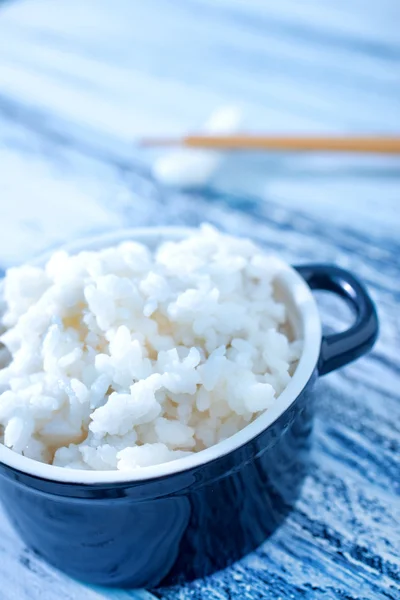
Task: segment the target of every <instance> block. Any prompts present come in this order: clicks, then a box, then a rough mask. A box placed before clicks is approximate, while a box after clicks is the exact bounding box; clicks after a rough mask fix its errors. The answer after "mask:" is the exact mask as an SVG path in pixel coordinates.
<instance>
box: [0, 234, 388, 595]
mask: <svg viewBox="0 0 400 600" xmlns="http://www.w3.org/2000/svg"><path fill="white" fill-rule="evenodd" d="M188 233H190V230H187V229H182V228H171V227H164V228H148V229H136V230H127V231H122V232H118V233H116V234H112V235H106V236H101V237H97V238H93V239H91V240H86V241H84V242H81V243H79V244H73V245H70V246H68V247H66V248H65V249H66V250H68V251H70V252H77V251H79V250H83V249H100V248H102V247H106V246H109V245H113V244H116V243H118V242H120V241H122V240H126V239H135V240H138V241H141V242H143V243H146V244H148V245H149V246H153V247H154V246H156V245H158V244H159V243H160V241H163V240H166V239H182V238H183V237H185V236H187V235H188ZM45 258H46V257H43V258H42V261H41V262H44V260H45ZM36 262H38V261H36ZM277 286H278V289H279V294H280V295H281V296H282V298H283V299H284V301H285V303H286V305H287V307H288V310H289V314H290V320H291V324H292V327H293V328H294V330H295V331H296V333H297V334H298V335H299V336H301V338H302V339H303V343H304V347H303V352H302V356H301V358H300V361H299V364H298V366H297V368H296V371H295V374H294V376H293V377H292V379H291V381H290V383H289V384H288V386H287V388H286V389H285V390H284V391H283V392H282V394H281V395H280V396H279V398H278V399H277V401H276V402H275V403H274V405H273V406H272V407H271V408H270V409H269V410H268V411H266V412H265V413H263V414H262V415H260V416H259V417H258V418H257V419H255V421H253V422H252V423H250V424H249V425H248V426H247V427H245V428H244V429H243V430H242V431H239V432H238V433H236V434H235V435H233V436H231V437H230V438H228V439H226V440H224V441H222V442H220V443H218V444H216V445H215V446H212V447H211V448H208V449H206V450H203V451H201V452H198V453H196V454H194V455H191V456H188V457H185V458H182V459H179V460H177V461H174V462H170V463H166V464H162V465H157V466H151V467H145V468H142V469H140V471H132V473H129V472H126V471H124V472H121V471H80V470H74V469H66V468H61V467H54V466H52V465H46V464H42V463H39V462H37V461H34V460H31V459H28V458H25V457H24V456H21V455H19V454H17V453H15V452H13V451H11V450H9V449H8V448H6V447H4V446H3V445H0V475H1V477H0V494H1V499H2V501H3V503H4V507H5V510H6V512H7V513H8V515H9V518H10V520H11V522H12V523H13V524H14V526H15V528H16V529H17V531H18V532H19V533H20V535H21V537H22V538H23V540H24V541H25V542H26V543H27V544H28V546H30V547H31V548H32V549H33V550H35V551H36V552H38V553H39V554H40V555H41V556H42V557H43V558H45V559H46V560H47V561H48V562H49V563H51V564H52V565H54V566H55V567H57V568H59V569H61V570H62V571H64V572H66V573H68V574H69V575H71V576H72V577H75V578H77V579H80V580H83V581H86V582H90V583H93V584H99V585H109V586H119V587H155V586H157V585H159V584H160V583H163V584H170V583H176V582H179V581H180V580H187V579H192V578H195V577H200V576H204V575H206V574H208V573H210V572H212V571H215V570H217V569H220V568H223V567H225V566H227V565H228V564H230V563H231V562H233V561H235V560H237V559H238V558H240V557H241V556H243V555H244V554H246V553H247V552H249V551H251V550H253V549H255V548H256V547H257V546H258V545H259V544H261V543H262V542H263V541H264V540H265V538H266V537H267V536H268V535H269V534H270V533H271V532H272V531H273V530H274V529H275V528H276V527H277V526H278V525H279V524H280V523H281V522H282V520H283V519H284V518H285V516H286V515H287V513H288V512H289V511H290V509H291V507H292V506H293V503H294V502H295V500H296V498H297V497H298V495H299V492H300V488H301V484H302V481H303V478H304V475H305V473H306V471H307V457H308V450H309V446H310V433H311V429H312V421H313V412H314V408H313V407H314V400H315V394H314V393H313V389H312V388H313V385H314V383H315V381H316V379H317V378H318V376H319V375H323V374H326V373H329V372H330V371H332V370H334V369H337V368H339V367H341V366H343V365H345V364H347V363H349V362H350V361H352V360H355V359H356V358H358V357H359V356H361V355H363V354H365V353H366V352H367V351H368V350H370V349H371V347H372V346H373V344H374V342H375V340H376V338H377V334H378V320H377V315H376V312H375V309H374V306H373V304H372V301H371V299H370V297H369V295H368V293H367V291H366V290H365V288H364V287H363V286H362V285H361V283H360V282H359V281H358V280H357V279H356V278H355V277H354V276H353V275H351V274H350V273H349V272H348V271H345V270H343V269H340V268H338V267H335V266H329V265H307V266H301V267H296V268H292V267H289V266H288V265H286V264H282V270H281V273H280V275H279V280H278V282H277ZM312 289H319V290H327V291H330V292H332V293H334V294H338V295H340V296H342V297H343V298H344V299H345V300H346V301H348V302H349V303H350V304H351V306H352V307H353V309H354V312H355V315H356V318H355V323H354V324H353V325H352V326H351V327H350V328H349V329H348V330H347V331H345V332H342V333H338V334H333V335H328V336H322V331H321V321H320V317H319V313H318V309H317V305H316V303H315V300H314V298H313V295H312V292H311V290H312Z"/></svg>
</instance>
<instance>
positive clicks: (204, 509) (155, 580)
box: [0, 374, 316, 587]
mask: <svg viewBox="0 0 400 600" xmlns="http://www.w3.org/2000/svg"><path fill="white" fill-rule="evenodd" d="M315 378H316V374H314V375H313V376H312V377H311V379H310V381H309V382H308V384H307V385H306V387H305V388H304V390H303V392H302V393H301V394H300V396H299V397H298V398H297V399H296V400H295V402H294V403H293V404H292V405H291V406H290V408H289V409H288V410H287V411H285V413H284V414H283V415H282V416H281V417H280V418H279V419H278V420H277V421H276V422H275V423H273V425H272V426H271V427H269V428H268V429H267V430H265V431H264V432H263V433H261V434H260V435H259V436H257V437H256V438H254V439H253V440H251V441H250V442H248V443H247V444H245V445H244V446H242V447H240V448H238V449H237V450H235V451H234V452H232V453H230V454H227V455H225V456H223V457H220V458H219V459H217V460H215V461H213V462H211V463H206V464H204V465H201V466H200V467H196V468H193V469H190V470H187V471H184V472H182V473H176V474H175V475H172V476H167V477H164V478H159V479H155V480H150V481H144V482H134V483H130V484H129V483H126V484H125V483H120V484H114V485H111V486H110V485H107V484H106V485H100V484H99V485H90V486H84V485H77V484H63V483H56V482H52V481H46V480H41V479H37V478H34V477H31V476H29V475H26V474H24V473H20V472H18V471H14V470H13V469H10V468H8V467H5V466H4V465H3V466H2V465H0V474H2V475H3V478H2V481H1V484H0V492H1V499H2V500H3V502H4V505H5V507H6V511H7V513H8V515H9V517H10V519H11V521H12V523H13V525H14V527H15V528H16V529H17V531H18V532H19V533H20V535H21V536H22V538H23V539H24V541H25V542H26V543H27V544H28V545H29V546H30V547H31V548H32V549H33V550H35V551H36V552H37V553H38V554H40V555H41V556H43V557H44V558H46V560H48V561H49V562H50V563H51V564H53V565H54V566H56V567H58V568H60V569H62V570H63V571H65V572H66V573H68V574H69V575H71V576H73V577H76V578H77V579H80V580H83V581H89V582H90V583H95V584H97V585H113V586H121V587H142V586H143V587H154V586H156V585H158V584H159V583H160V582H163V584H164V585H165V584H172V583H175V584H176V583H179V582H184V581H186V580H188V579H189V580H190V579H195V578H199V577H204V576H205V575H208V574H210V573H213V572H215V571H216V570H219V569H222V568H225V567H226V566H228V565H229V564H231V563H232V562H234V561H236V560H238V559H240V558H242V557H243V556H245V555H246V554H248V553H249V552H251V551H253V550H255V549H256V548H257V547H258V546H259V545H260V544H261V543H262V542H263V541H264V540H265V539H266V537H268V535H270V534H271V533H272V532H273V531H274V530H275V529H276V527H277V526H279V525H280V524H281V523H282V521H283V520H284V519H285V517H286V516H287V514H288V513H289V511H290V510H291V509H292V508H293V506H294V503H295V502H296V500H297V498H298V496H299V493H300V489H301V485H302V483H303V479H304V477H305V474H306V470H307V463H308V461H307V455H308V451H309V446H310V444H309V437H310V433H311V428H312V418H313V401H312V398H311V394H310V388H311V387H312V384H313V382H314V380H315Z"/></svg>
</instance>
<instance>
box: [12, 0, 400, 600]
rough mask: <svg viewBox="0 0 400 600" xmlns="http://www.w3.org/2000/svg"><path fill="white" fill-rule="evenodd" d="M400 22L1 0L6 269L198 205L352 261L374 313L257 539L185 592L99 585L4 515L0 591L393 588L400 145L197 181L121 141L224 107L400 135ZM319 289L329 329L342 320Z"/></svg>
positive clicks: (399, 388) (278, 127)
mask: <svg viewBox="0 0 400 600" xmlns="http://www.w3.org/2000/svg"><path fill="white" fill-rule="evenodd" d="M399 30H400V4H399V3H398V1H397V0H381V1H380V2H379V3H373V2H365V0H337V1H336V2H327V1H325V2H321V1H320V0H308V1H307V2H302V3H300V2H297V1H296V0H280V2H273V1H272V0H270V1H267V0H219V1H218V2H216V1H215V0H214V1H212V0H201V1H200V0H185V1H183V0H181V1H180V2H179V1H177V0H176V1H168V0H153V1H152V2H146V3H145V2H132V1H131V0H114V1H113V2H107V1H106V0H69V1H68V2H67V1H66V0H60V1H58V2H53V1H51V0H21V1H19V2H9V3H7V2H5V3H0V198H1V204H0V214H1V218H0V233H1V235H0V267H3V268H4V267H6V266H8V265H11V264H15V263H18V262H21V261H23V260H25V259H26V258H28V257H30V256H32V255H33V254H35V253H37V252H39V251H40V250H42V249H44V248H47V247H55V246H57V245H58V244H60V243H61V242H63V241H65V240H67V239H71V238H73V237H78V236H81V235H84V234H87V233H90V232H93V231H104V230H107V229H110V228H112V229H116V228H119V227H122V226H131V225H142V224H154V223H185V224H190V225H195V224H198V223H200V222H201V221H204V220H208V221H210V222H212V223H214V224H216V225H218V226H219V227H222V228H224V229H226V230H229V231H231V232H234V233H237V234H241V235H250V236H252V237H253V238H254V239H256V240H257V241H259V242H260V243H262V244H265V245H267V246H268V247H270V248H271V249H273V250H274V251H276V252H278V253H279V254H281V255H282V256H283V257H284V258H286V259H287V260H289V261H292V262H296V263H299V262H302V261H304V262H305V261H315V260H318V261H320V262H321V261H331V262H336V263H338V264H340V265H342V266H345V267H347V268H350V269H351V270H353V271H354V272H355V273H357V274H358V275H359V276H361V277H362V278H363V279H364V281H365V282H366V283H367V285H368V286H369V288H370V290H371V292H372V295H373V297H374V299H375V301H376V303H377V305H378V308H379V315H380V319H381V324H382V325H381V336H380V339H379V342H378V344H377V346H376V348H375V349H374V351H373V353H372V354H371V355H370V356H368V357H366V358H364V359H362V360H360V361H359V362H357V363H355V364H353V365H351V366H349V367H347V368H345V369H343V370H342V371H340V372H337V373H334V374H332V375H330V376H328V377H326V378H325V379H322V380H321V381H320V382H319V393H320V402H319V406H318V416H317V421H316V426H315V432H314V450H313V456H312V464H311V468H310V473H309V475H308V478H307V480H306V483H305V485H304V489H303V491H302V495H301V498H300V500H299V502H298V504H297V507H296V510H295V511H294V512H293V513H292V514H291V515H290V516H289V518H288V519H287V521H286V522H285V523H284V525H283V526H282V527H281V528H280V529H279V530H278V531H277V532H276V533H275V534H274V536H273V537H272V538H271V539H269V540H267V541H266V542H265V544H264V545H263V546H262V547H261V548H259V549H258V550H257V551H256V552H254V553H253V554H251V555H250V556H248V557H246V558H245V559H244V560H243V561H241V562H239V563H237V564H235V565H234V566H233V567H231V568H229V569H227V570H226V571H225V572H222V573H217V574H215V575H214V576H212V577H209V578H208V579H206V580H204V581H196V582H194V583H191V584H188V585H186V586H184V587H181V588H179V589H162V590H156V591H151V592H133V591H132V592H127V591H118V590H114V591H109V590H103V589H94V588H89V587H86V586H83V585H81V584H80V583H78V582H75V581H72V580H70V579H68V578H67V577H65V576H63V575H62V574H60V573H58V572H55V571H54V570H52V569H51V568H50V567H48V566H47V565H46V564H44V563H43V562H41V561H40V559H38V558H37V557H36V556H34V555H33V554H32V553H31V552H30V551H29V550H28V549H27V548H25V547H24V546H23V544H22V542H21V541H20V540H19V539H18V537H17V536H16V535H15V533H14V532H13V530H12V529H11V527H10V525H9V524H8V522H7V521H6V519H5V517H4V516H3V514H2V513H1V512H0V600H28V599H29V600H36V599H40V600H53V599H54V598H62V599H65V600H73V599H81V598H85V599H87V600H95V599H96V600H100V599H112V598H113V599H118V600H124V599H133V598H141V599H142V600H145V599H149V598H153V597H157V598H163V599H166V600H178V599H180V600H184V599H193V600H194V599H209V600H217V599H218V600H225V599H230V598H247V599H249V600H254V599H260V598H265V599H274V600H278V599H282V600H287V599H297V598H306V599H309V598H312V599H314V598H316V599H320V598H321V599H323V600H326V599H334V598H338V599H343V600H344V599H346V600H355V599H358V600H360V599H368V600H372V599H373V600H380V599H387V598H389V599H396V598H400V561H399V545H400V544H399V540H400V500H399V483H400V466H399V446H400V439H399V437H400V434H399V424H400V321H399V314H400V311H399V304H400V261H399V256H400V159H398V158H388V157H386V158H384V157H374V156H371V157H358V156H337V155H330V156H320V155H309V156H306V155H298V154H287V155H278V154H269V155H264V156H263V155H257V154H253V155H246V156H245V155H241V154H236V155H234V156H230V157H226V158H225V159H224V160H223V161H222V162H221V163H220V165H219V167H218V169H217V170H216V171H215V172H214V174H213V176H212V177H211V178H210V179H209V180H208V181H207V185H205V186H204V188H203V189H200V190H192V191H190V192H188V191H183V190H171V189H167V188H165V187H162V186H160V185H158V184H157V183H156V182H155V181H153V180H152V179H151V177H149V165H150V164H151V162H152V160H153V159H154V158H155V155H154V153H152V154H144V153H140V152H138V151H137V150H135V149H134V146H133V145H132V140H133V139H134V138H135V137H137V136H138V135H140V134H144V133H146V134H151V133H157V134H159V133H165V134H171V133H180V132H182V131H185V130H189V129H192V130H193V129H195V128H196V127H197V126H199V125H200V124H201V123H202V122H203V121H204V120H205V119H206V118H207V116H208V115H209V113H210V112H211V111H212V110H214V109H215V108H216V107H218V106H221V105H224V104H235V105H236V106H238V107H239V108H240V110H241V111H242V115H243V119H244V127H245V128H246V129H249V130H255V131H256V130H258V131H259V130H261V129H264V130H269V131H274V132H285V131H287V132H300V131H303V132H350V131H352V132H358V133H362V132H366V133H367V132H392V133H393V132H395V131H397V133H398V134H399V133H400V64H399V63H400V35H399ZM320 302H321V310H322V313H323V315H324V321H325V323H326V327H328V328H333V327H338V326H339V327H340V326H341V325H343V321H346V320H347V319H348V318H349V315H348V314H347V312H346V310H345V309H344V308H343V307H342V306H341V305H338V304H336V303H333V301H332V300H330V299H327V298H324V297H322V298H321V300H320Z"/></svg>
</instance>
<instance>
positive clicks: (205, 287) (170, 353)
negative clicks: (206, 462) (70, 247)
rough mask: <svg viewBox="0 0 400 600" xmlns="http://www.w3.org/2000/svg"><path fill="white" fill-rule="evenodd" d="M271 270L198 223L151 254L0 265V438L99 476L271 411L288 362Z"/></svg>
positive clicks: (184, 449)
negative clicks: (6, 355)
mask: <svg viewBox="0 0 400 600" xmlns="http://www.w3.org/2000/svg"><path fill="white" fill-rule="evenodd" d="M278 271H279V263H278V262H277V261H276V260H274V259H273V258H271V257H269V256H267V255H266V254H264V253H263V252H262V251H261V250H260V249H259V248H257V247H256V246H254V245H253V244H252V243H251V242H249V241H247V240H243V239H236V238H233V237H228V236H226V235H223V234H221V233H219V232H217V231H216V230H214V229H212V228H211V227H209V226H204V227H202V228H201V229H200V230H199V231H198V232H196V233H195V234H194V235H192V236H191V237H189V238H187V239H185V240H183V241H179V242H166V243H163V244H162V245H160V246H159V247H158V248H157V249H156V250H154V251H150V250H149V249H148V248H147V247H145V246H144V245H142V244H139V243H137V242H133V241H127V242H124V243H122V244H120V245H119V246H116V247H112V248H107V249H105V250H101V251H98V252H81V253H80V254H77V255H75V256H69V255H68V254H66V253H65V252H63V251H61V252H57V253H55V254H54V255H53V256H52V257H51V259H50V260H49V261H48V263H47V264H46V265H45V267H44V268H38V267H32V266H23V267H18V268H12V269H9V271H8V272H7V275H6V278H5V281H4V299H5V303H6V310H5V313H4V316H3V323H4V325H5V326H6V328H7V329H6V332H5V333H4V334H3V335H2V336H1V341H2V342H3V344H4V345H5V346H6V347H7V348H8V350H9V352H10V353H11V362H10V364H9V365H8V366H6V367H5V368H3V369H2V370H1V371H0V385H1V390H0V391H1V392H2V393H1V395H0V441H1V442H2V443H4V444H5V445H6V446H8V447H9V448H12V449H13V450H14V451H15V452H19V453H21V454H23V455H25V456H27V457H30V458H33V459H36V460H38V461H42V462H46V463H50V464H54V465H58V466H64V467H72V468H77V469H96V470H104V469H135V468H139V467H145V466H148V465H154V464H159V463H162V462H166V461H170V460H174V459H176V458H180V457H182V456H185V455H187V454H189V453H192V452H196V451H199V450H201V449H204V448H206V447H209V446H211V445H213V444H215V443H217V442H218V441H220V440H223V439H225V438H227V437H229V436H231V435H232V434H234V433H235V432H237V431H239V430H240V429H241V428H243V427H244V426H245V425H246V424H248V423H249V422H250V421H251V420H252V419H253V418H254V417H255V416H257V415H258V414H259V413H260V412H261V411H264V410H266V409H268V408H269V407H270V406H271V404H272V403H273V402H274V401H275V399H276V398H277V396H278V395H279V394H280V392H281V391H282V390H283V389H284V388H285V387H286V385H287V383H288V382H289V380H290V377H291V372H292V370H293V364H294V363H295V361H296V360H297V359H298V357H299V352H300V344H299V342H298V341H297V342H296V341H295V342H290V341H289V339H288V336H287V335H286V334H285V331H286V325H287V320H286V312H285V306H284V305H283V304H281V303H279V302H278V301H276V300H275V299H274V279H275V277H276V275H277V272H278Z"/></svg>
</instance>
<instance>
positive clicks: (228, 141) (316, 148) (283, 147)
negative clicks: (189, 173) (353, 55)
mask: <svg viewBox="0 0 400 600" xmlns="http://www.w3.org/2000/svg"><path fill="white" fill-rule="evenodd" d="M139 145H140V146H141V147H146V148H150V147H157V146H185V147H188V148H204V149H209V150H254V151H256V150H280V151H290V152H292V151H293V152H357V153H358V152H360V153H370V154H371V153H372V154H400V137H396V136H392V137H391V136H337V137H334V136H332V137H331V136H323V137H322V136H320V137H319V136H268V135H245V134H243V135H188V136H184V137H177V138H143V139H141V140H139Z"/></svg>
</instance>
